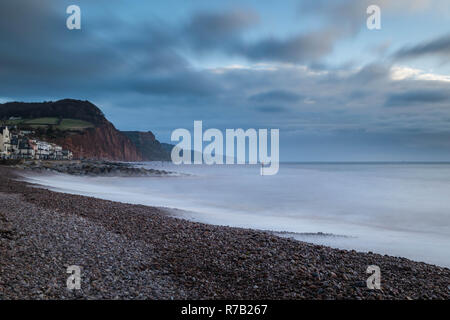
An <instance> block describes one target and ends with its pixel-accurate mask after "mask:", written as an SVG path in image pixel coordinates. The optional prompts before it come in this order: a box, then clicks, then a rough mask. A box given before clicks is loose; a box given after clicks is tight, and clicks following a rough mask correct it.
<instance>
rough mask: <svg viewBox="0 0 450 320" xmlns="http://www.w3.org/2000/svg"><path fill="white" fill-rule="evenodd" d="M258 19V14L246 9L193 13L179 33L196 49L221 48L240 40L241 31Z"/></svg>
mask: <svg viewBox="0 0 450 320" xmlns="http://www.w3.org/2000/svg"><path fill="white" fill-rule="evenodd" d="M258 21H259V16H258V15H257V14H256V13H255V12H253V11H248V10H247V11H245V10H241V11H232V12H224V13H215V12H202V13H197V14H195V15H194V16H193V17H192V18H191V19H190V21H189V22H188V23H187V24H186V25H185V26H184V27H183V30H182V32H181V33H182V37H185V38H186V39H188V40H189V41H190V44H191V45H192V46H193V47H194V48H196V49H200V50H204V49H210V48H221V47H223V46H229V45H230V44H234V43H235V42H237V41H240V36H241V33H242V32H244V31H246V30H247V29H248V28H249V27H251V26H254V25H255V24H257V23H258Z"/></svg>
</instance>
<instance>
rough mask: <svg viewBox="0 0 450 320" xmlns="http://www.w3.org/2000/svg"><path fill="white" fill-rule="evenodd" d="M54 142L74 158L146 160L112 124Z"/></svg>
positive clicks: (108, 123)
mask: <svg viewBox="0 0 450 320" xmlns="http://www.w3.org/2000/svg"><path fill="white" fill-rule="evenodd" d="M54 142H55V143H57V144H59V145H61V146H62V147H63V148H64V149H68V150H70V151H72V152H73V156H74V158H87V159H98V160H115V161H129V162H133V161H143V160H144V158H143V157H142V154H141V153H140V152H139V150H138V149H137V148H136V146H135V145H134V144H133V142H131V141H130V139H129V138H128V137H127V136H125V135H124V134H122V133H121V132H120V131H118V130H117V129H116V128H115V127H114V126H113V125H112V124H111V123H110V122H106V123H105V124H102V125H100V126H98V127H95V128H90V129H86V130H85V131H83V132H81V133H78V134H72V135H68V136H66V137H61V138H57V139H54Z"/></svg>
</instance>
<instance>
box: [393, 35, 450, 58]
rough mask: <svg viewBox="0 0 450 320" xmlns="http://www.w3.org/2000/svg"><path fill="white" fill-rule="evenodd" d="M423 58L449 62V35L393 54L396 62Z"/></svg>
mask: <svg viewBox="0 0 450 320" xmlns="http://www.w3.org/2000/svg"><path fill="white" fill-rule="evenodd" d="M423 56H438V57H441V58H443V59H444V62H449V61H450V34H447V35H444V36H442V37H439V38H437V39H433V40H431V41H427V42H423V43H421V44H418V45H415V46H410V47H404V48H402V49H400V50H398V51H397V52H396V53H395V54H394V58H395V59H397V60H400V59H409V58H419V57H423Z"/></svg>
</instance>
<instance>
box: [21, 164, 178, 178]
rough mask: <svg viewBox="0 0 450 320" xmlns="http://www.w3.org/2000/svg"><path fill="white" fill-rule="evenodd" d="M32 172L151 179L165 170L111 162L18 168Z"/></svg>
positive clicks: (24, 165) (165, 173)
mask: <svg viewBox="0 0 450 320" xmlns="http://www.w3.org/2000/svg"><path fill="white" fill-rule="evenodd" d="M16 167H17V168H19V169H22V170H28V171H32V172H37V173H42V172H59V173H65V174H71V175H77V176H119V177H149V176H163V175H168V174H170V172H168V171H164V170H155V169H145V168H139V167H136V166H134V165H132V164H129V163H121V162H110V161H92V160H83V161H80V160H78V161H28V162H24V163H23V164H20V165H17V166H16Z"/></svg>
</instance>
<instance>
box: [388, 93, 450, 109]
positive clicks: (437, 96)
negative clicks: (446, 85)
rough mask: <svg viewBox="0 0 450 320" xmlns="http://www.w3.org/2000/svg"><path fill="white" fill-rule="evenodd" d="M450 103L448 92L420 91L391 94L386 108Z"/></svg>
mask: <svg viewBox="0 0 450 320" xmlns="http://www.w3.org/2000/svg"><path fill="white" fill-rule="evenodd" d="M446 101H450V94H449V93H448V91H440V90H418V91H408V92H403V93H393V94H390V95H389V96H388V97H387V99H386V103H385V105H386V106H409V105H417V104H425V105H427V104H435V103H441V102H446Z"/></svg>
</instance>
